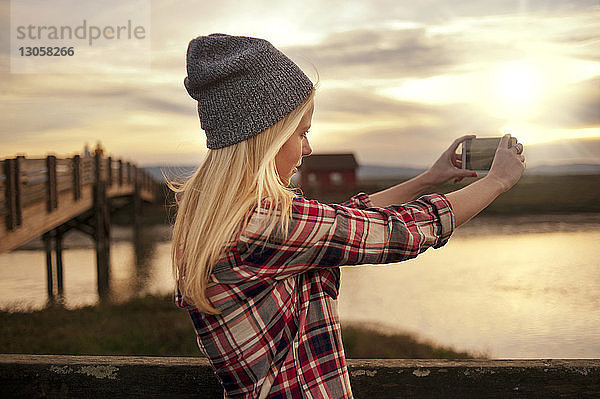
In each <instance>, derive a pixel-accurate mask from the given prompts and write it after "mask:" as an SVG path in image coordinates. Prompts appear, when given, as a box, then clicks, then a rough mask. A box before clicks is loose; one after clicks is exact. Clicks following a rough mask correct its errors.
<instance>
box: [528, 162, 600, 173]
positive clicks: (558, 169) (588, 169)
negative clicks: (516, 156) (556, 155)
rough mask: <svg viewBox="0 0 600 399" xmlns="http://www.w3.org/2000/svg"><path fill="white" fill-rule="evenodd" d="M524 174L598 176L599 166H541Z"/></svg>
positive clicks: (529, 169)
mask: <svg viewBox="0 0 600 399" xmlns="http://www.w3.org/2000/svg"><path fill="white" fill-rule="evenodd" d="M525 173H526V174H528V175H597V174H600V165H595V164H571V165H541V166H536V167H533V168H528V169H527V170H526V171H525Z"/></svg>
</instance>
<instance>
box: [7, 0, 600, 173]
mask: <svg viewBox="0 0 600 399" xmlns="http://www.w3.org/2000/svg"><path fill="white" fill-rule="evenodd" d="M53 3H54V2H53V1H51V0H50V1H45V2H40V5H39V6H38V7H39V10H37V11H38V12H39V13H40V14H41V15H43V14H44V13H45V12H49V11H50V10H51V9H52V7H53ZM101 3H102V2H94V3H90V4H92V5H90V10H91V11H90V12H91V13H92V14H93V12H96V11H95V10H94V8H93V7H98V5H99V4H101ZM115 4H117V3H115ZM123 4H125V6H126V5H127V1H124V2H123ZM110 7H119V6H118V5H111V6H110ZM110 11H111V12H112V13H114V14H118V13H119V10H118V9H112V10H110ZM98 12H100V11H98ZM134 16H135V15H134ZM0 17H1V18H2V23H1V24H0V26H1V29H2V35H1V39H0V40H1V41H0V45H1V46H2V47H1V50H2V52H1V54H2V57H1V58H0V104H1V108H2V111H1V114H0V158H4V157H11V156H14V155H16V154H19V153H25V154H27V156H31V157H39V156H44V155H46V154H47V153H54V154H56V155H58V156H71V155H72V154H73V153H77V152H80V151H81V150H82V148H83V145H84V143H86V142H87V143H89V144H90V146H93V145H95V143H96V141H97V140H100V141H101V142H102V145H103V146H104V147H105V148H106V150H107V151H108V153H109V154H111V155H113V156H114V157H117V158H123V159H126V160H130V161H134V162H138V163H139V164H141V165H143V166H146V165H159V164H166V165H180V164H196V163H198V161H199V160H200V159H201V157H202V155H203V154H204V153H205V152H206V147H205V137H204V134H203V133H202V131H201V130H200V127H199V122H198V116H197V112H196V105H195V102H194V100H193V99H191V98H190V97H189V96H188V94H187V92H186V90H185V88H184V86H183V79H184V77H185V74H186V72H185V53H186V49H187V45H188V42H189V41H190V39H192V38H194V37H196V36H199V35H205V34H210V33H215V32H219V33H228V34H235V35H246V36H254V37H261V38H265V39H267V40H269V41H271V42H272V43H273V44H274V45H275V46H276V47H277V48H279V49H281V50H282V51H283V52H284V53H286V54H287V55H289V56H290V57H291V58H292V59H293V60H295V61H296V62H297V63H298V64H299V65H300V66H301V67H302V68H303V70H304V71H305V72H306V73H307V75H308V76H309V77H310V78H311V79H312V80H313V81H315V80H316V77H317V75H318V77H319V88H318V94H317V99H316V110H315V114H314V120H313V128H312V129H311V133H310V138H311V142H312V145H313V148H314V151H315V152H342V151H343V152H346V151H351V152H354V153H355V154H356V156H357V158H358V160H359V162H360V163H363V164H377V165H389V166H412V167H426V166H427V165H429V164H430V163H432V162H433V161H434V160H435V158H436V157H437V155H438V154H439V153H440V152H441V151H442V150H443V149H445V148H446V147H447V146H448V145H449V144H450V142H451V141H452V140H453V139H454V138H456V137H458V136H461V135H463V134H471V133H474V134H478V135H480V136H499V135H501V134H502V133H503V132H504V131H505V130H509V131H510V132H511V133H512V134H513V135H514V136H516V137H517V138H518V139H519V140H520V141H521V142H522V143H524V144H525V148H526V152H525V153H526V155H527V156H528V160H529V162H528V164H529V165H530V166H536V165H540V164H563V163H576V162H577V163H600V6H599V3H598V1H597V0H581V1H558V0H535V1H534V0H531V1H527V0H521V1H507V0H492V1H487V0H455V1H449V0H446V1H442V0H420V1H410V2H409V1H398V0H382V1H377V0H372V1H366V0H361V1H356V0H355V1H353V0H344V1H338V0H334V1H316V0H305V1H302V2H298V1H272V0H269V1H265V0H254V1H245V2H244V1H229V0H222V1H218V2H217V1H213V2H206V1H168V0H156V1H151V9H150V21H151V22H150V25H149V31H150V34H151V35H150V43H151V66H150V67H149V68H143V67H140V69H139V70H133V71H131V70H129V72H133V73H122V72H123V71H119V69H118V68H112V69H111V70H106V71H102V72H101V73H95V74H72V73H65V74H39V73H36V74H23V73H11V68H10V61H9V55H8V54H9V50H10V32H9V30H10V29H11V28H10V26H11V12H10V2H9V1H5V0H0ZM69 61H71V62H72V64H71V65H70V67H72V68H77V65H76V64H77V63H78V62H86V61H85V60H78V59H77V58H76V57H73V59H72V60H69Z"/></svg>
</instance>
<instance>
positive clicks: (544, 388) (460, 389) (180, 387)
mask: <svg viewBox="0 0 600 399" xmlns="http://www.w3.org/2000/svg"><path fill="white" fill-rule="evenodd" d="M348 369H349V372H350V380H351V384H352V390H353V392H354V395H355V397H356V398H359V399H360V398H369V399H376V398H452V399H456V398H459V399H460V398H486V399H489V398H492V399H494V398H502V399H504V398H544V399H546V398H548V399H551V398H600V360H599V359H587V360H586V359H581V360H575V359H574V360H403V359H389V360H375V359H373V360H364V359H349V360H348ZM0 397H3V398H13V397H19V398H29V397H32V398H33V397H35V398H42V397H43V398H108V397H110V398H151V397H157V398H222V397H223V391H222V389H221V387H220V385H219V384H218V382H217V380H216V378H215V377H214V374H213V372H212V369H211V368H210V365H209V363H208V361H207V360H206V359H202V358H187V357H137V356H55V355H15V354H0Z"/></svg>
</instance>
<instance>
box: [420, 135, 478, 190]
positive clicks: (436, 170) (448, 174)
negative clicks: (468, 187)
mask: <svg viewBox="0 0 600 399" xmlns="http://www.w3.org/2000/svg"><path fill="white" fill-rule="evenodd" d="M473 138H475V135H474V134H470V135H466V136H462V137H459V138H457V139H456V140H454V142H453V143H452V145H450V147H448V149H447V150H446V151H444V152H443V153H442V155H441V156H440V157H439V159H438V160H437V161H435V163H434V164H433V165H432V166H431V167H430V168H429V169H428V170H427V171H426V172H425V175H426V176H427V181H428V182H429V184H431V185H432V186H435V185H438V184H443V183H446V182H447V181H448V180H450V179H454V183H458V182H459V181H461V180H462V179H464V178H465V177H477V173H475V172H473V171H472V170H467V169H461V166H462V160H461V155H460V154H457V153H456V150H457V148H458V146H459V145H460V144H461V143H462V142H463V141H465V140H468V139H473Z"/></svg>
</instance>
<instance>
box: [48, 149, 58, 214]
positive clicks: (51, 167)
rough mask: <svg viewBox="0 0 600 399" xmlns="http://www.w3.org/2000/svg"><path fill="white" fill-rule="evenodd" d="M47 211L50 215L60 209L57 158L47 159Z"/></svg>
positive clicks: (49, 157)
mask: <svg viewBox="0 0 600 399" xmlns="http://www.w3.org/2000/svg"><path fill="white" fill-rule="evenodd" d="M46 173H47V180H46V210H47V212H48V213H50V212H52V211H53V210H55V209H56V208H58V195H57V192H56V156H54V155H48V156H47V157H46Z"/></svg>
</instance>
